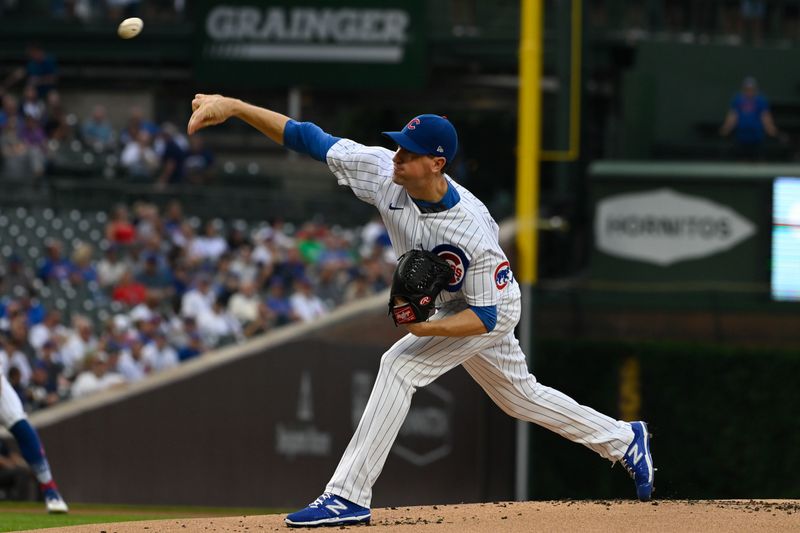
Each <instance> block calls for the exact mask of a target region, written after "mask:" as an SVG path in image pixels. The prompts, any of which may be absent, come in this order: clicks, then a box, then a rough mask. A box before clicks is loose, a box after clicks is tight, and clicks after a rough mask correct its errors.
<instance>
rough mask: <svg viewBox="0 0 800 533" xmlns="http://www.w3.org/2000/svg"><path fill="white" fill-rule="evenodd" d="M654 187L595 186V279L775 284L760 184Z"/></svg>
mask: <svg viewBox="0 0 800 533" xmlns="http://www.w3.org/2000/svg"><path fill="white" fill-rule="evenodd" d="M653 181H656V183H636V182H635V181H634V180H621V179H609V180H603V181H600V180H597V181H596V182H594V184H593V187H592V194H591V197H592V205H593V217H594V219H593V234H594V235H593V237H594V243H593V250H592V254H591V267H590V268H591V277H592V279H593V280H597V281H610V282H622V283H630V282H653V283H662V282H689V283H694V282H700V283H705V282H708V283H713V284H720V283H734V284H736V283H738V284H742V283H744V284H766V283H768V282H769V265H768V254H769V242H770V239H769V231H768V230H767V228H768V224H769V207H770V196H771V191H770V190H769V187H765V186H764V184H762V183H761V182H757V181H747V182H746V181H740V182H736V183H735V184H732V183H730V182H728V181H724V180H717V181H714V180H701V179H697V180H694V181H692V180H681V181H679V182H674V183H669V184H668V183H666V181H667V180H663V181H662V183H658V181H659V180H653Z"/></svg>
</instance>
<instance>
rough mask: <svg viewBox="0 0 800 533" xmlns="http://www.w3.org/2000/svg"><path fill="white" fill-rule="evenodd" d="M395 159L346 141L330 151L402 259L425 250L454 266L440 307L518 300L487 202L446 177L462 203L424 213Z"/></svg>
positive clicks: (344, 181)
mask: <svg viewBox="0 0 800 533" xmlns="http://www.w3.org/2000/svg"><path fill="white" fill-rule="evenodd" d="M393 156H394V152H392V151H391V150H387V149H386V148H381V147H372V146H364V145H362V144H359V143H357V142H354V141H351V140H349V139H341V140H339V141H337V142H336V144H334V145H333V146H332V147H331V148H330V149H329V150H328V153H327V163H328V167H329V168H330V169H331V171H332V172H333V174H334V175H335V176H336V178H337V180H338V182H339V184H340V185H346V186H348V187H350V188H351V189H352V190H353V192H354V193H355V195H356V196H357V197H358V198H359V199H361V200H363V201H365V202H367V203H370V204H372V205H374V206H375V207H376V208H377V209H378V211H379V212H380V215H381V218H383V222H384V224H385V225H386V229H387V230H388V232H389V237H390V239H391V241H392V247H393V248H394V251H395V253H396V254H397V255H398V257H399V256H400V255H402V254H404V253H405V252H407V251H408V250H411V249H422V250H430V251H432V252H434V253H436V254H438V255H439V256H440V257H442V258H444V259H445V260H447V261H448V262H449V263H450V265H451V266H452V267H453V276H452V278H451V279H450V283H449V285H448V287H447V288H446V290H444V291H442V292H441V294H440V295H439V299H438V300H437V303H439V304H442V303H445V302H448V301H452V300H464V301H466V302H467V304H468V305H472V306H478V307H484V306H491V305H497V304H499V303H500V302H501V301H503V300H506V299H508V298H517V299H518V298H519V288H518V287H517V285H516V283H515V282H514V280H513V274H512V272H511V268H510V265H509V262H508V259H507V258H506V255H505V253H504V252H503V250H502V249H501V248H500V244H499V228H498V226H497V223H496V222H495V221H494V219H492V216H491V215H490V214H489V210H488V209H486V206H485V205H484V204H483V202H481V201H480V200H478V199H477V198H476V197H475V196H474V195H473V194H472V193H471V192H469V191H468V190H467V189H465V188H464V187H462V186H461V185H459V184H457V183H456V182H455V181H453V180H452V179H451V178H450V177H449V176H447V175H445V178H446V179H447V181H448V186H449V187H452V188H454V189H455V190H456V191H457V192H458V195H459V196H460V200H459V201H458V202H457V203H456V204H455V205H454V206H452V207H450V208H449V209H445V210H442V211H437V212H433V213H428V212H422V211H421V210H420V209H419V207H418V206H417V204H416V203H414V201H413V200H412V199H411V198H410V197H409V195H408V193H407V192H406V190H405V188H403V187H402V186H401V185H397V184H396V183H394V182H393V181H392V175H393V173H394V164H393V162H392V157H393ZM499 312H500V308H498V313H499Z"/></svg>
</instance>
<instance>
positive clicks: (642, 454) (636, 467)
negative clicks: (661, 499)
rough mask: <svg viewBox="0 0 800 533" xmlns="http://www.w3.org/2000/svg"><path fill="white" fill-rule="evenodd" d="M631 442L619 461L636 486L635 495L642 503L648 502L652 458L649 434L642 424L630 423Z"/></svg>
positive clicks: (650, 490)
mask: <svg viewBox="0 0 800 533" xmlns="http://www.w3.org/2000/svg"><path fill="white" fill-rule="evenodd" d="M631 429H632V430H633V442H631V445H630V446H628V451H626V452H625V456H624V457H623V458H622V459H620V462H621V463H622V466H624V467H625V470H627V471H628V473H629V474H630V475H631V477H632V478H633V482H634V483H635V484H636V495H637V496H638V497H639V499H640V500H641V501H643V502H646V501H649V500H650V496H651V495H652V493H653V480H654V479H655V468H653V456H652V455H650V434H649V433H648V432H647V424H645V423H644V422H631Z"/></svg>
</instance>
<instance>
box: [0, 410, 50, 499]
mask: <svg viewBox="0 0 800 533" xmlns="http://www.w3.org/2000/svg"><path fill="white" fill-rule="evenodd" d="M9 431H10V432H11V434H12V435H14V438H15V439H16V440H17V445H18V446H19V451H20V453H21V454H22V457H24V458H25V461H27V462H28V465H30V467H31V470H32V471H33V474H34V475H35V476H36V479H37V480H38V481H39V485H40V487H41V488H42V490H46V489H55V488H56V484H55V482H54V481H53V475H52V474H51V473H50V465H49V464H48V463H47V458H46V457H45V455H44V447H43V446H42V442H41V441H40V440H39V435H37V434H36V430H35V429H33V426H31V424H30V422H28V421H27V420H26V419H22V420H20V421H19V422H17V423H16V424H14V425H13V426H11V428H10V429H9Z"/></svg>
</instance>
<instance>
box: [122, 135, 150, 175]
mask: <svg viewBox="0 0 800 533" xmlns="http://www.w3.org/2000/svg"><path fill="white" fill-rule="evenodd" d="M152 145H153V137H152V136H151V135H150V134H149V133H148V132H147V131H145V130H140V131H139V133H138V134H137V135H136V139H134V140H132V141H130V142H129V143H128V144H126V145H125V148H124V149H123V150H122V154H121V155H120V164H121V165H122V167H123V168H124V169H125V170H126V171H127V172H128V175H129V176H130V177H132V178H139V179H147V180H149V179H151V178H152V177H153V176H154V175H155V172H156V170H157V169H158V165H159V159H158V154H156V152H155V150H154V149H153V146H152Z"/></svg>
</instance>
